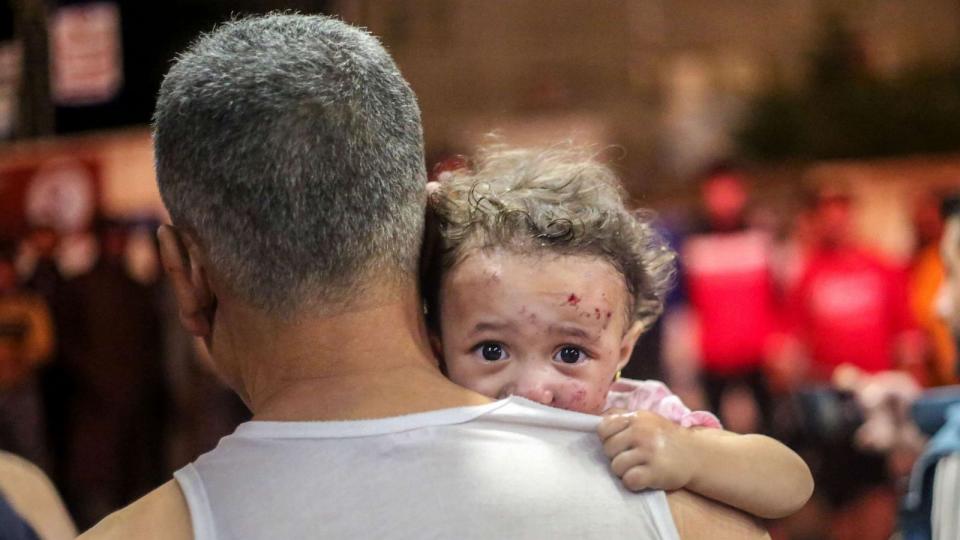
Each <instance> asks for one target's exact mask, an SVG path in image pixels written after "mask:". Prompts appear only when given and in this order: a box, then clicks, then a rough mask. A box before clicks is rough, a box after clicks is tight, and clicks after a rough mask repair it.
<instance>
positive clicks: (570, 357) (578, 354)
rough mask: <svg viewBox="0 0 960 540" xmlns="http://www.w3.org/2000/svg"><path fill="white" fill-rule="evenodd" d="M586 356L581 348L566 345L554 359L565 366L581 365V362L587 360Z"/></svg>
mask: <svg viewBox="0 0 960 540" xmlns="http://www.w3.org/2000/svg"><path fill="white" fill-rule="evenodd" d="M586 356H587V355H586V353H584V352H583V350H581V349H580V348H579V347H573V346H571V345H566V346H563V347H560V350H559V351H557V354H556V355H555V356H554V358H555V359H557V360H559V361H560V362H563V363H564V364H579V363H580V362H582V361H584V360H586Z"/></svg>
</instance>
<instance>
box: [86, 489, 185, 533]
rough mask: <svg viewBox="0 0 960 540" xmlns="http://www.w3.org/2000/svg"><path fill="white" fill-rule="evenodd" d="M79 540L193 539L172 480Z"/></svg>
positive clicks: (112, 516) (180, 499) (183, 505)
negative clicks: (130, 539) (129, 539)
mask: <svg viewBox="0 0 960 540" xmlns="http://www.w3.org/2000/svg"><path fill="white" fill-rule="evenodd" d="M80 538H82V539H84V540H100V539H106V540H112V539H118V540H119V539H125V538H142V539H145V540H149V539H151V538H163V539H165V540H179V539H183V540H190V539H192V538H193V529H192V527H191V525H190V511H189V509H188V508H187V502H186V500H185V499H184V497H183V493H182V492H181V491H180V486H179V485H178V484H177V482H176V481H175V480H170V481H169V482H167V483H166V484H164V485H162V486H160V487H158V488H157V489H155V490H153V491H151V492H150V493H148V494H147V495H145V496H144V497H142V498H140V499H138V500H137V501H135V502H134V503H133V504H131V505H130V506H127V507H126V508H123V509H121V510H118V511H116V512H114V513H113V514H110V515H109V516H107V517H106V518H104V519H103V520H102V521H101V522H100V523H98V524H97V525H96V526H94V527H93V528H92V529H90V530H89V531H87V532H86V533H84V534H83V535H81V536H80Z"/></svg>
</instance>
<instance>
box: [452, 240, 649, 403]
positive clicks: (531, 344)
mask: <svg viewBox="0 0 960 540" xmlns="http://www.w3.org/2000/svg"><path fill="white" fill-rule="evenodd" d="M441 287H442V289H441V306H442V307H441V313H440V316H441V321H440V326H441V333H442V336H443V357H444V361H445V362H446V366H447V372H448V374H449V376H450V379H451V380H452V381H453V382H455V383H457V384H459V385H461V386H465V387H467V388H470V389H471V390H474V391H476V392H479V393H481V394H484V395H486V396H490V397H493V398H501V397H506V396H509V395H518V396H523V397H525V398H528V399H531V400H533V401H538V402H540V403H544V404H547V405H552V406H555V407H560V408H563V409H570V410H575V411H580V412H586V413H592V414H598V413H600V412H602V411H603V409H604V406H605V403H606V395H607V391H608V390H609V388H610V384H611V383H612V382H613V379H614V375H615V374H616V372H617V371H618V370H619V369H620V368H622V367H623V366H624V365H626V363H627V361H628V360H629V358H630V352H631V350H632V349H633V344H634V342H635V341H636V339H637V337H638V336H639V334H640V326H639V325H633V326H632V327H631V328H629V329H628V328H626V316H625V313H626V307H627V304H626V302H627V290H626V286H625V285H624V283H623V277H622V276H621V275H620V273H619V272H617V270H616V269H614V268H613V266H611V265H610V264H608V263H607V262H605V261H602V260H599V259H596V258H592V257H583V256H555V255H537V256H526V255H518V254H514V253H509V252H505V251H501V250H491V251H474V252H472V253H470V254H469V255H468V256H467V257H466V258H465V259H464V260H463V261H461V262H460V263H459V264H457V265H456V266H455V267H454V268H453V269H451V271H450V272H448V273H447V275H446V276H445V277H444V279H443V283H442V285H441Z"/></svg>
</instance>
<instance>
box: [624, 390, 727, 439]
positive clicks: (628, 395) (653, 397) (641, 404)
mask: <svg viewBox="0 0 960 540" xmlns="http://www.w3.org/2000/svg"><path fill="white" fill-rule="evenodd" d="M607 408H608V409H610V408H617V409H626V410H628V411H630V412H633V411H650V412H655V413H657V414H659V415H660V416H662V417H664V418H667V419H669V420H673V421H674V422H676V423H677V424H680V425H681V426H683V427H686V428H688V427H708V428H718V429H719V428H722V427H723V426H722V425H721V424H720V420H718V419H717V417H716V416H714V415H713V414H712V413H709V412H707V411H691V410H690V409H688V408H687V406H686V405H684V404H683V402H682V401H680V398H679V397H677V395H676V394H674V393H673V392H671V391H670V389H669V388H667V385H665V384H663V383H662V382H660V381H635V380H633V379H618V380H617V382H615V383H613V386H611V387H610V391H609V392H608V393H607Z"/></svg>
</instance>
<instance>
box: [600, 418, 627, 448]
mask: <svg viewBox="0 0 960 540" xmlns="http://www.w3.org/2000/svg"><path fill="white" fill-rule="evenodd" d="M629 425H630V417H629V416H626V415H625V414H624V413H622V412H619V411H618V412H610V411H608V412H605V413H604V414H603V420H600V425H599V426H597V435H599V436H600V440H601V441H605V440H607V439H608V438H610V436H612V435H616V434H617V433H620V432H621V431H623V430H625V429H627V427H628V426H629Z"/></svg>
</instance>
